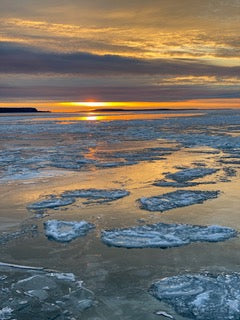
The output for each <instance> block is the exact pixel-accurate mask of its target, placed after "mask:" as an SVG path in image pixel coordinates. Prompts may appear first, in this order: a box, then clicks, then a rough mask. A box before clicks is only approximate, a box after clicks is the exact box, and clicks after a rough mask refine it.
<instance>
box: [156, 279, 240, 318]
mask: <svg viewBox="0 0 240 320" xmlns="http://www.w3.org/2000/svg"><path fill="white" fill-rule="evenodd" d="M150 292H151V294H152V295H153V296H155V297H156V298H157V299H159V300H161V301H163V302H165V303H168V304H169V305H170V306H172V307H173V308H174V309H175V311H176V312H177V313H178V314H180V315H181V316H184V317H187V318H191V319H195V320H225V319H226V320H227V319H229V320H230V319H231V320H239V313H240V274H238V273H233V274H230V275H227V274H220V275H217V276H213V275H201V274H196V275H189V274H187V275H180V276H174V277H169V278H165V279H162V280H160V281H157V282H155V283H154V284H153V285H152V287H151V288H150Z"/></svg>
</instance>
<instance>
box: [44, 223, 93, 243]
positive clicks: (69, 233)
mask: <svg viewBox="0 0 240 320" xmlns="http://www.w3.org/2000/svg"><path fill="white" fill-rule="evenodd" d="M93 228H94V225H93V224H91V223H89V222H86V221H84V220H82V221H61V220H48V221H46V222H44V229H45V234H46V236H47V237H48V238H49V239H50V240H55V241H59V242H70V241H72V240H74V239H76V238H78V237H81V236H85V235H86V234H87V233H88V232H89V231H90V230H91V229H93Z"/></svg>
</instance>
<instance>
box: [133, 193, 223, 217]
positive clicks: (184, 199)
mask: <svg viewBox="0 0 240 320" xmlns="http://www.w3.org/2000/svg"><path fill="white" fill-rule="evenodd" d="M218 194H219V191H200V190H177V191H174V192H169V193H165V194H163V195H160V196H154V197H150V198H145V197H143V198H141V199H139V200H138V201H139V202H140V207H141V208H142V209H145V210H149V211H161V212H163V211H167V210H171V209H175V208H180V207H186V206H190V205H193V204H197V203H203V202H204V201H206V200H209V199H214V198H217V196H218Z"/></svg>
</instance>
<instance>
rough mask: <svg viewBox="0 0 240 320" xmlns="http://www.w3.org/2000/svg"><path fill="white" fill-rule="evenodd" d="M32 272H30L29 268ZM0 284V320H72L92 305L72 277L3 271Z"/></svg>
mask: <svg viewBox="0 0 240 320" xmlns="http://www.w3.org/2000/svg"><path fill="white" fill-rule="evenodd" d="M33 270H34V268H33ZM4 274H5V277H4V279H3V280H2V281H1V290H0V319H1V320H8V319H18V320H26V319H32V320H46V319H59V320H72V319H76V320H77V319H81V318H82V312H83V311H84V310H85V309H87V308H89V307H91V306H92V305H93V302H94V300H93V299H94V296H93V293H92V292H91V291H90V290H88V289H87V288H84V287H83V286H82V281H78V280H77V279H76V277H75V275H74V274H70V273H68V274H64V273H57V272H56V273H48V272H44V271H42V272H40V271H39V272H37V271H30V270H24V269H22V270H21V272H20V271H18V272H16V271H15V270H12V269H9V270H8V269H5V271H4Z"/></svg>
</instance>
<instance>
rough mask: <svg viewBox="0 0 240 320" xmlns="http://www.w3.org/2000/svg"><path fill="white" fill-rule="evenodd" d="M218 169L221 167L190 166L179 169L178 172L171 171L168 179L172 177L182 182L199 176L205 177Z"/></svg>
mask: <svg viewBox="0 0 240 320" xmlns="http://www.w3.org/2000/svg"><path fill="white" fill-rule="evenodd" d="M218 170H219V169H213V168H203V167H200V168H189V169H184V170H181V171H178V172H176V173H170V174H168V175H167V176H166V177H167V178H168V179H172V180H175V181H177V182H179V183H182V182H186V181H191V180H194V179H197V178H202V177H205V176H207V175H210V174H213V173H215V172H217V171H218Z"/></svg>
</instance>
